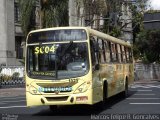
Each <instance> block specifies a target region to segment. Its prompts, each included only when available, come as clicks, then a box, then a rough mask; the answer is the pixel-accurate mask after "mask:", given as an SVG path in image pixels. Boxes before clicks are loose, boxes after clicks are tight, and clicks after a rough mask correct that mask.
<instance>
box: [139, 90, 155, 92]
mask: <svg viewBox="0 0 160 120" xmlns="http://www.w3.org/2000/svg"><path fill="white" fill-rule="evenodd" d="M137 91H143V92H148V91H152V90H137Z"/></svg>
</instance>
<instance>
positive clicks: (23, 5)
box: [19, 0, 68, 36]
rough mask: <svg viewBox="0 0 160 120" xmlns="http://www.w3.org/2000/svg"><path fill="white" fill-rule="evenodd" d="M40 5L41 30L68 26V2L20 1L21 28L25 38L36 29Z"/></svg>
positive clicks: (47, 0)
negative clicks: (37, 8)
mask: <svg viewBox="0 0 160 120" xmlns="http://www.w3.org/2000/svg"><path fill="white" fill-rule="evenodd" d="M38 5H40V6H39V7H40V9H39V11H38V15H39V17H40V19H41V20H40V23H41V24H40V25H41V26H40V27H41V28H46V27H55V26H66V25H68V0H19V6H20V11H21V26H22V31H23V33H24V35H25V36H26V35H27V34H28V32H29V31H30V30H32V29H36V22H35V17H36V11H35V9H36V7H37V6H38Z"/></svg>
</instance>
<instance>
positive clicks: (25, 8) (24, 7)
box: [19, 0, 36, 36]
mask: <svg viewBox="0 0 160 120" xmlns="http://www.w3.org/2000/svg"><path fill="white" fill-rule="evenodd" d="M35 3H36V0H19V8H20V11H21V26H22V31H23V33H24V35H25V36H27V34H28V32H29V31H30V30H32V29H34V28H35V23H34V21H33V15H34V12H33V11H34V8H35Z"/></svg>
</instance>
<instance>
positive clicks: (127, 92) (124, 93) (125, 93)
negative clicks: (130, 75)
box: [122, 80, 129, 98]
mask: <svg viewBox="0 0 160 120" xmlns="http://www.w3.org/2000/svg"><path fill="white" fill-rule="evenodd" d="M124 87H125V90H124V91H123V92H122V95H123V97H124V98H127V97H128V95H129V90H128V81H127V80H126V82H125V86H124Z"/></svg>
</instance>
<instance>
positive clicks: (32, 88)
mask: <svg viewBox="0 0 160 120" xmlns="http://www.w3.org/2000/svg"><path fill="white" fill-rule="evenodd" d="M29 92H30V93H31V94H33V95H35V94H39V92H38V90H37V89H36V88H35V87H33V86H30V87H29Z"/></svg>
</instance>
